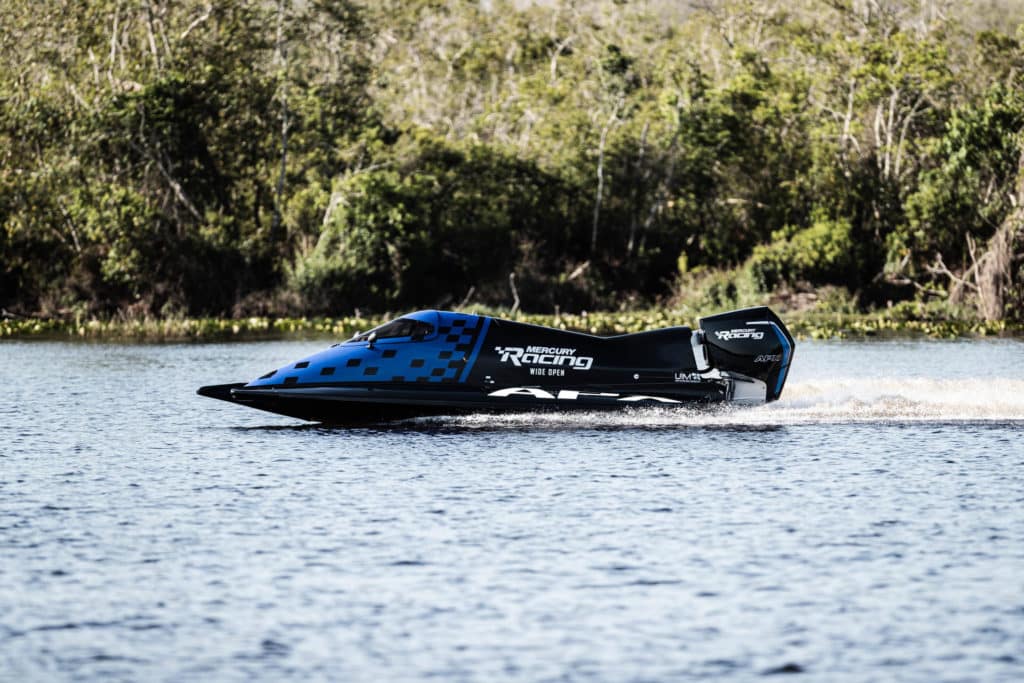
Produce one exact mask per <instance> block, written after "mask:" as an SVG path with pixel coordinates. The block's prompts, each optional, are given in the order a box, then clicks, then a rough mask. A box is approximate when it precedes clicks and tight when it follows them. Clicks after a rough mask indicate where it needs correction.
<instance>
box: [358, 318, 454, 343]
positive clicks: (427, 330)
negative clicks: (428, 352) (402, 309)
mask: <svg viewBox="0 0 1024 683" xmlns="http://www.w3.org/2000/svg"><path fill="white" fill-rule="evenodd" d="M371 334H375V335H376V337H374V340H375V341H380V340H382V339H400V338H408V339H409V340H410V341H422V340H423V339H426V338H427V337H429V336H430V335H432V334H434V326H433V325H431V324H430V323H425V322H423V321H422V320H413V319H412V318H399V319H397V320H392V321H391V322H389V323H384V324H383V325H381V326H380V327H375V328H373V329H372V330H369V331H368V332H361V333H359V334H357V335H356V336H354V337H352V338H351V339H349V341H350V342H364V341H369V339H370V335H371Z"/></svg>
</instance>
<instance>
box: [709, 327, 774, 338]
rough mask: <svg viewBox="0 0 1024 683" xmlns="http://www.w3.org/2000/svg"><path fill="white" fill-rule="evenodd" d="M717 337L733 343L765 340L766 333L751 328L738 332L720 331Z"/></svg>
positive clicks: (737, 330) (738, 330) (716, 334)
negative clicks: (736, 341)
mask: <svg viewBox="0 0 1024 683" xmlns="http://www.w3.org/2000/svg"><path fill="white" fill-rule="evenodd" d="M715 336H716V337H718V339H719V340H721V341H732V340H733V339H764V332H762V331H760V330H754V329H751V328H749V327H745V328H741V329H736V330H718V331H717V332H715Z"/></svg>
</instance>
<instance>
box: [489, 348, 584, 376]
mask: <svg viewBox="0 0 1024 683" xmlns="http://www.w3.org/2000/svg"><path fill="white" fill-rule="evenodd" d="M494 350H495V351H497V352H498V355H499V358H498V360H499V361H500V362H502V363H511V364H512V365H514V366H516V367H517V368H520V367H522V366H524V365H526V366H533V367H529V370H530V374H531V375H540V376H545V375H546V376H559V377H562V376H564V375H565V368H569V369H572V370H589V369H590V368H591V367H593V365H594V359H593V358H591V357H590V356H577V355H576V349H573V348H563V347H557V346H527V347H522V346H495V347H494Z"/></svg>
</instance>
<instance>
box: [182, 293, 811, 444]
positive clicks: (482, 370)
mask: <svg viewBox="0 0 1024 683" xmlns="http://www.w3.org/2000/svg"><path fill="white" fill-rule="evenodd" d="M793 347H794V344H793V340H792V337H791V336H790V335H789V332H788V330H786V328H785V326H784V325H783V324H782V322H781V321H780V320H779V319H778V318H777V317H775V315H774V314H773V313H771V311H769V310H768V309H766V308H756V309H746V310H743V311H735V312H732V313H727V314H723V315H720V316H713V317H711V318H705V319H703V320H702V321H701V328H700V329H698V330H691V329H690V328H688V327H672V328H666V329H661V330H654V331H651V332H642V333H637V334H629V335H620V336H616V337H597V336H593V335H588V334H581V333H577V332H568V331H565V330H557V329H551V328H545V327H538V326H535V325H526V324H523V323H517V322H512V321H507V320H500V319H496V318H490V317H486V316H477V315H470V314H463V313H451V312H442V311H421V312H419V313H414V314H411V315H409V316H406V317H404V318H400V319H398V320H396V321H393V322H392V323H388V324H387V325H384V326H382V327H380V328H377V330H373V331H371V332H369V333H366V334H363V335H357V336H356V337H355V338H353V339H351V340H349V341H347V342H344V343H342V344H335V345H334V346H332V347H331V348H329V349H326V350H325V351H323V352H321V353H318V354H315V355H313V356H310V357H308V358H305V359H302V360H300V361H297V362H295V363H292V364H289V365H286V366H284V367H282V368H279V369H277V370H274V371H272V372H269V373H267V374H265V375H263V376H262V377H260V378H258V379H256V380H253V381H252V382H249V383H247V384H242V383H236V384H221V385H213V386H206V387H202V388H200V389H199V392H198V393H199V394H200V395H203V396H207V397H210V398H216V399H220V400H224V401H228V402H231V403H237V404H239V405H244V406H248V407H252V408H257V409H259V410H265V411H269V412H272V413H277V414H281V415H287V416H289V417H295V418H298V419H302V420H308V421H313V422H321V423H328V424H361V423H372V422H384V421H393V420H401V419H408V418H414V417H422V416H433V415H461V414H468V413H501V412H523V411H537V410H540V411H567V410H621V409H624V408H629V407H637V406H662V407H679V406H687V405H689V406H692V405H693V404H694V403H695V402H696V403H701V402H704V403H707V402H725V401H737V402H763V401H771V400H775V399H777V398H778V396H779V394H780V393H781V390H782V386H783V384H784V382H785V378H786V374H787V372H788V369H789V364H790V362H791V361H792V355H793Z"/></svg>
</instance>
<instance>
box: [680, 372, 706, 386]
mask: <svg viewBox="0 0 1024 683" xmlns="http://www.w3.org/2000/svg"><path fill="white" fill-rule="evenodd" d="M675 380H676V381H677V382H682V383H684V384H697V383H698V382H703V381H704V378H703V377H702V376H701V374H700V373H699V372H677V373H675Z"/></svg>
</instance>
